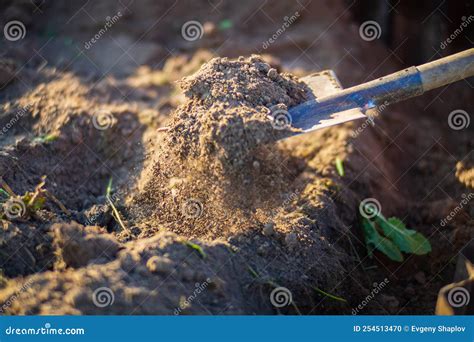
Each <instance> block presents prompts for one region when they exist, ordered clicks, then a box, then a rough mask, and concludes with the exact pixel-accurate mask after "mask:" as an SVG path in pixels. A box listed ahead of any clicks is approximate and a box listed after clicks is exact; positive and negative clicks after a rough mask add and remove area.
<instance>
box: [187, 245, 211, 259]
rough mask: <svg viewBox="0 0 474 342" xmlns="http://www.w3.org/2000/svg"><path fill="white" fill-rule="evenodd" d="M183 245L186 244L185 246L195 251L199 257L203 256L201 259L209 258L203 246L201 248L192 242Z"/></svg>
mask: <svg viewBox="0 0 474 342" xmlns="http://www.w3.org/2000/svg"><path fill="white" fill-rule="evenodd" d="M183 243H184V245H186V246H188V247H189V248H191V249H194V250H195V251H196V252H198V253H199V255H200V256H201V258H203V259H206V258H207V254H206V252H204V249H203V248H202V247H201V246H199V245H198V244H196V243H194V242H191V241H183Z"/></svg>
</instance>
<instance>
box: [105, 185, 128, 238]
mask: <svg viewBox="0 0 474 342" xmlns="http://www.w3.org/2000/svg"><path fill="white" fill-rule="evenodd" d="M111 193H112V177H110V179H109V182H108V183H107V188H106V189H105V198H106V200H107V202H108V203H109V205H110V207H111V208H112V217H113V218H114V219H115V221H116V222H117V223H118V224H119V225H120V227H121V228H122V229H123V230H125V231H126V232H127V233H128V234H129V235H131V234H132V232H131V231H130V229H128V228H127V226H126V225H125V223H124V222H123V220H122V216H121V215H120V212H119V211H118V209H117V207H116V206H115V204H114V201H112V197H111V196H110V195H111Z"/></svg>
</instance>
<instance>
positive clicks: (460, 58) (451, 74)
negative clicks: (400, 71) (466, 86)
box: [416, 49, 474, 91]
mask: <svg viewBox="0 0 474 342" xmlns="http://www.w3.org/2000/svg"><path fill="white" fill-rule="evenodd" d="M416 68H417V69H418V71H419V72H420V76H421V82H422V84H423V90H424V91H428V90H431V89H436V88H439V87H442V86H444V85H447V84H450V83H453V82H456V81H460V80H462V79H464V78H468V77H471V76H474V49H469V50H465V51H462V52H459V53H456V54H454V55H451V56H448V57H444V58H441V59H438V60H436V61H433V62H430V63H426V64H423V65H420V66H417V67H416Z"/></svg>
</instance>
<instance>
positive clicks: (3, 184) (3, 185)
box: [0, 177, 16, 196]
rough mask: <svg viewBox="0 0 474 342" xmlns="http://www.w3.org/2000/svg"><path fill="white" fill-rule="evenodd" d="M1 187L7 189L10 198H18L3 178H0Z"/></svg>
mask: <svg viewBox="0 0 474 342" xmlns="http://www.w3.org/2000/svg"><path fill="white" fill-rule="evenodd" d="M0 185H1V186H2V187H3V188H4V189H5V191H6V192H8V194H9V195H10V196H16V194H15V193H14V192H13V190H12V188H10V186H8V184H7V183H6V182H5V181H4V180H3V178H2V177H0Z"/></svg>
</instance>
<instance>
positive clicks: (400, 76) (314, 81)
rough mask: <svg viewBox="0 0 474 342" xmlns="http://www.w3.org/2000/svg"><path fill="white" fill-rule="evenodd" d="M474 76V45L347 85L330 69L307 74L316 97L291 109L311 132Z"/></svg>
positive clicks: (296, 122)
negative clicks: (394, 71) (429, 60)
mask: <svg viewBox="0 0 474 342" xmlns="http://www.w3.org/2000/svg"><path fill="white" fill-rule="evenodd" d="M471 76H474V49H469V50H466V51H463V52H460V53H457V54H454V55H451V56H448V57H444V58H441V59H438V60H436V61H433V62H430V63H427V64H423V65H420V66H416V67H415V66H413V67H410V68H407V69H405V70H402V71H399V72H396V73H394V74H390V75H387V76H385V77H381V78H379V79H376V80H373V81H370V82H367V83H363V84H360V85H357V86H354V87H351V88H347V89H343V88H342V86H341V84H340V83H339V81H338V79H337V77H336V75H335V73H334V72H333V71H332V70H326V71H322V72H319V73H315V74H312V75H310V76H307V77H304V78H302V79H301V80H302V81H303V82H305V83H306V84H307V85H308V86H309V87H310V88H311V90H312V91H313V94H314V98H313V99H311V100H309V101H307V102H305V103H302V104H300V105H298V106H296V107H293V108H291V109H290V110H289V111H288V114H289V118H287V119H288V120H287V121H290V122H291V126H292V127H294V128H299V129H301V132H298V133H296V134H302V133H307V132H311V131H315V130H318V129H321V128H325V127H329V126H334V125H338V124H341V123H343V122H347V121H352V120H358V119H363V118H367V116H366V115H364V113H365V112H366V110H368V109H372V108H377V107H382V106H388V105H390V104H393V103H396V102H400V101H403V100H406V99H409V98H412V97H415V96H419V95H422V94H423V93H425V92H426V91H429V90H431V89H436V88H439V87H442V86H444V85H447V84H450V83H453V82H456V81H459V80H462V79H465V78H468V77H471Z"/></svg>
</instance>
